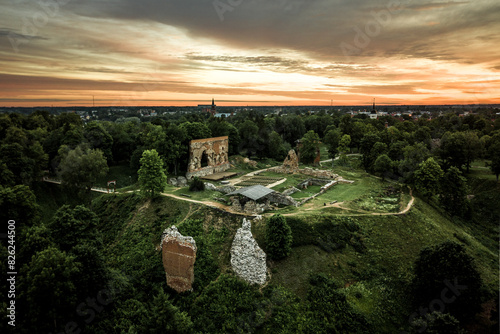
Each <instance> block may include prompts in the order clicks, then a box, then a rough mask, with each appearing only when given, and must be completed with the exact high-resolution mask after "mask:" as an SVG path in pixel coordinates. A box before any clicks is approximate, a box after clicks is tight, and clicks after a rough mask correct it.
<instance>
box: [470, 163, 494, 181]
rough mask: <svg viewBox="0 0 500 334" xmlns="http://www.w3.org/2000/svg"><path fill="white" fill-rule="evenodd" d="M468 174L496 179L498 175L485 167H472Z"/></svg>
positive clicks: (486, 178)
mask: <svg viewBox="0 0 500 334" xmlns="http://www.w3.org/2000/svg"><path fill="white" fill-rule="evenodd" d="M467 176H472V177H477V178H480V179H485V180H491V181H496V180H497V177H496V176H495V175H494V174H493V173H492V172H491V169H489V168H485V167H474V166H473V167H472V168H471V169H470V172H469V174H467Z"/></svg>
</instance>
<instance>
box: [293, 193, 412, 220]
mask: <svg viewBox="0 0 500 334" xmlns="http://www.w3.org/2000/svg"><path fill="white" fill-rule="evenodd" d="M410 196H411V199H410V201H409V202H408V204H407V205H406V207H405V208H404V209H403V210H401V211H399V212H367V211H364V210H359V209H351V208H346V207H345V206H342V204H344V203H345V202H337V203H334V204H329V205H326V206H324V207H322V208H338V209H341V210H345V211H356V212H363V213H351V214H346V215H342V216H349V217H361V216H401V215H404V214H406V213H407V212H408V211H410V209H411V208H412V207H413V204H414V202H415V197H414V196H413V193H412V189H411V188H410ZM312 210H314V208H308V209H305V210H304V211H312ZM297 214H298V213H297V212H295V213H285V214H283V216H295V215H297Z"/></svg>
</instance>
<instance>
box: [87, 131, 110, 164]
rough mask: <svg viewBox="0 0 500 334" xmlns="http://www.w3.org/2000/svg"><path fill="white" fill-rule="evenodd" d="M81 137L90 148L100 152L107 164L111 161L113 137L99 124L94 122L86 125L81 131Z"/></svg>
mask: <svg viewBox="0 0 500 334" xmlns="http://www.w3.org/2000/svg"><path fill="white" fill-rule="evenodd" d="M83 136H84V137H85V139H86V140H87V142H88V143H89V146H90V148H93V149H99V150H101V151H102V153H104V155H105V156H106V159H107V161H108V162H111V161H113V152H112V148H113V137H111V135H110V134H109V133H108V131H107V130H106V129H105V128H104V126H102V124H101V123H98V122H96V121H94V122H90V123H88V124H87V125H86V126H85V128H84V129H83Z"/></svg>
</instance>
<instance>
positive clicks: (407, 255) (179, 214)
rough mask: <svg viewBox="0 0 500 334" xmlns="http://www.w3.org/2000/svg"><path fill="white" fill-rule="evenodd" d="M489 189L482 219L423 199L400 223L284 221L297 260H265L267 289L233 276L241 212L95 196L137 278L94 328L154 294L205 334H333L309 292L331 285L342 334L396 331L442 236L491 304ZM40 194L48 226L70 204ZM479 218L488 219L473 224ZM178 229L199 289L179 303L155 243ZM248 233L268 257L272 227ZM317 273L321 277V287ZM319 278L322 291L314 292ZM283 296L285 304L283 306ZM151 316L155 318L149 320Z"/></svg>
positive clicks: (494, 192) (50, 192)
mask: <svg viewBox="0 0 500 334" xmlns="http://www.w3.org/2000/svg"><path fill="white" fill-rule="evenodd" d="M363 182H364V183H363ZM363 182H360V184H361V185H362V187H361V188H363V191H365V190H367V189H368V188H370V189H371V190H372V191H375V192H383V191H384V186H383V184H382V183H381V182H380V180H378V179H376V178H366V179H364V181H363ZM485 182H491V181H488V180H482V181H478V182H477V183H475V184H472V191H473V192H474V193H475V194H476V197H475V199H474V200H473V206H474V207H477V210H479V208H482V211H481V210H479V211H478V212H479V213H478V215H477V217H476V218H475V219H471V220H469V221H464V220H459V219H455V218H450V217H446V216H445V215H444V214H443V213H442V212H441V211H440V210H439V209H436V208H434V207H432V206H431V205H429V204H427V203H425V202H424V201H422V200H420V199H418V198H417V199H416V202H415V206H414V207H413V208H412V209H411V210H410V212H409V213H407V214H406V215H404V216H348V215H347V214H345V212H344V215H341V216H338V215H334V214H331V213H329V211H327V210H323V211H319V210H318V211H313V212H309V213H308V214H303V213H301V214H298V215H293V214H292V215H288V216H287V221H288V223H289V225H290V227H291V229H292V233H293V238H294V240H293V248H292V253H291V255H290V256H289V257H288V258H286V259H284V260H281V261H275V262H272V261H269V262H268V266H269V275H270V279H269V282H268V285H267V286H266V287H265V288H258V287H251V286H248V285H246V284H244V283H242V281H240V280H239V279H235V278H234V274H233V273H232V270H231V266H230V254H229V250H230V247H231V243H232V240H233V238H234V234H235V232H236V230H237V229H238V228H239V227H240V226H241V217H240V216H236V215H229V214H227V213H223V212H220V211H218V210H214V209H210V208H207V207H205V206H202V205H198V204H196V203H190V202H186V201H181V200H176V199H172V198H167V197H160V198H157V199H154V200H146V199H144V198H141V197H140V196H139V195H138V194H132V193H130V194H104V195H98V196H95V198H94V199H93V202H92V205H91V208H92V210H93V211H94V212H95V213H96V214H97V215H98V216H99V221H100V222H99V226H98V230H99V231H100V232H101V234H102V237H103V242H104V244H105V247H104V249H105V250H104V256H105V259H106V262H107V265H108V266H109V267H110V268H111V270H112V271H113V272H114V273H115V274H116V273H120V275H125V276H128V277H132V287H130V293H129V294H124V296H123V297H121V298H123V299H120V300H117V302H116V303H114V304H113V308H112V309H110V312H109V313H107V315H106V316H105V317H106V318H107V320H106V321H104V320H103V321H101V322H96V323H95V324H93V325H92V326H91V327H88V329H89V330H92V331H95V332H99V329H100V328H107V327H105V326H106V325H109V323H117V322H119V321H121V320H120V319H122V318H120V317H123V314H124V312H125V310H127V312H132V311H130V309H128V307H130V306H127V305H129V303H130V300H131V299H133V300H135V301H136V302H137V303H140V304H141V305H144V307H145V308H146V309H148V307H149V306H147V305H150V303H152V301H151V299H152V296H156V295H157V293H158V291H161V289H163V290H164V291H165V292H166V294H167V296H168V299H169V300H170V301H171V302H172V303H173V305H175V307H178V308H179V310H181V311H183V312H185V313H183V314H185V315H187V316H188V317H190V319H191V320H192V322H193V326H194V328H195V329H197V330H198V331H201V332H207V331H209V330H208V329H207V328H211V329H210V331H209V332H221V333H222V332H238V331H239V330H241V329H242V328H243V329H244V331H245V332H250V333H253V332H256V333H276V332H279V330H278V329H279V328H285V329H282V331H281V332H283V333H286V332H291V333H292V332H293V333H295V332H304V333H309V332H324V333H326V332H332V329H331V328H330V329H328V328H329V327H327V325H325V324H323V323H324V321H323V320H322V319H321V317H319V318H318V317H317V312H318V311H317V310H318V309H320V310H322V309H325V308H326V309H328V307H326V305H327V304H321V303H323V302H321V303H320V304H315V303H316V301H314V300H313V299H311V298H313V297H311V296H314V292H315V291H316V290H317V289H319V291H320V292H319V293H320V295H321V294H324V293H326V292H325V291H326V290H325V291H323V290H321V289H324V287H325V286H330V288H329V289H331V286H335V287H336V288H335V291H336V292H335V295H334V296H335V297H331V298H338V299H335V302H331V301H330V300H328V301H325V303H334V304H335V305H337V306H336V307H339V308H340V309H341V311H339V310H338V309H337V310H335V309H333V310H330V311H328V310H326V309H325V310H326V311H325V312H330V313H326V315H325V316H326V317H328V318H332V319H333V318H335V316H336V315H338V314H339V312H340V314H344V312H345V315H346V317H347V318H346V319H347V320H345V321H347V322H348V323H350V322H353V323H358V325H357V326H358V327H355V329H352V328H351V329H346V328H348V327H343V326H344V325H341V323H342V322H341V320H338V319H337V320H335V321H336V322H337V321H339V325H338V326H337V327H334V328H336V329H335V330H336V331H337V332H339V333H344V332H357V331H359V332H363V331H364V330H366V328H367V327H366V326H368V325H366V326H365V325H363V323H364V321H365V320H366V322H367V323H368V324H369V325H370V326H372V328H371V329H369V330H366V331H367V332H370V333H396V332H399V331H400V330H404V329H407V328H408V317H409V316H410V314H412V313H413V312H415V310H413V309H412V308H411V306H410V304H411V292H410V290H411V285H410V282H411V279H412V270H413V265H414V261H415V259H416V258H417V256H418V254H419V252H420V250H421V249H422V248H423V247H425V246H430V245H436V244H439V243H441V242H443V241H445V240H453V241H456V242H459V243H462V244H464V245H465V247H466V249H467V251H468V253H469V254H470V255H472V256H473V257H474V259H475V262H476V265H477V267H478V269H479V271H480V273H481V277H482V279H483V281H484V293H483V296H482V298H483V301H488V300H492V299H494V297H495V296H497V295H498V284H499V268H498V260H499V257H498V246H499V245H498V239H497V236H498V226H497V225H496V224H495V223H496V222H495V221H494V220H492V219H491V217H490V216H488V215H491V212H492V211H491V210H493V208H492V207H493V206H494V205H493V204H491V203H490V202H491V201H495V200H496V199H497V198H498V196H499V195H498V194H499V193H500V192H499V191H498V188H496V185H493V184H491V183H485ZM358 190H359V189H358ZM358 190H356V188H355V187H353V186H349V185H345V187H338V188H336V189H335V193H336V195H337V196H339V197H342V198H344V199H345V200H349V199H350V198H351V197H352V196H355V197H356V196H358V195H359V194H358V193H356V191H358ZM37 195H38V200H39V203H40V204H41V206H42V210H43V214H44V220H45V221H46V220H48V219H49V216H50V214H51V213H52V212H53V211H54V210H56V209H57V207H58V206H59V205H61V204H62V203H65V202H67V201H69V202H70V203H71V200H72V199H71V196H70V195H68V194H65V193H64V191H62V190H61V189H60V187H58V186H55V185H51V184H42V185H40V186H39V188H37ZM368 195H370V194H368ZM384 196H385V195H384ZM75 204H76V203H75ZM490 206H491V208H490ZM478 217H479V218H478ZM481 217H482V218H481ZM477 219H483V223H482V224H478V223H477ZM174 224H175V225H176V226H177V227H178V228H179V231H180V232H181V233H183V234H184V235H190V236H193V237H194V239H195V240H196V243H197V246H198V253H197V259H196V264H195V283H194V286H193V288H194V290H193V292H191V293H184V294H180V295H179V294H176V293H175V292H174V291H172V290H171V289H170V288H168V286H167V285H166V282H165V274H164V270H163V266H162V261H161V252H160V250H159V247H158V246H159V243H160V236H161V233H162V231H163V230H164V229H165V228H167V227H169V226H171V225H174ZM252 229H253V234H254V236H255V238H256V239H257V242H258V243H259V245H260V246H261V247H262V248H263V249H264V250H265V248H266V244H265V220H263V221H259V222H255V223H254V224H253V226H252ZM436 270H439V268H436ZM318 274H321V275H323V276H320V277H325V278H321V279H318V278H317V277H318V276H317V275H318ZM322 280H323V281H322ZM324 280H327V281H324ZM328 280H330V281H328ZM314 282H316V283H314ZM317 282H323V283H321V284H325V285H324V286H322V285H321V284H320V285H318V286H316V285H314V284H318V283H317ZM325 282H326V283H325ZM329 282H330V283H329ZM229 287H230V288H229ZM228 289H229V290H228ZM315 289H316V290H315ZM132 291H133V292H132ZM316 293H318V291H316ZM276 296H279V298H278V297H276ZM155 298H156V297H155ZM277 298H278V299H279V300H280V301H277ZM314 298H316V297H314ZM329 298H330V297H329ZM283 300H287V302H286V303H285V304H286V305H287V306H286V307H285V306H283V305H284V304H283ZM343 300H344V302H343ZM313 301H314V303H313ZM207 303H208V304H207ZM138 305H139V304H138ZM318 305H319V306H318ZM329 305H330V304H329ZM124 307H126V309H124ZM137 307H138V306H137ZM134 309H135V307H134ZM315 310H316V311H315ZM134 312H136V311H134ZM144 317H145V319H147V318H148V317H151V315H147V312H146V313H144ZM335 319H336V318H335ZM359 319H361V320H359ZM363 319H365V320H363ZM358 320H359V321H358ZM146 322H147V321H146ZM207 322H208V324H207ZM100 326H102V327H100ZM205 326H208V327H205ZM318 326H319V327H318ZM322 326H323V327H322ZM325 326H326V327H325ZM332 326H333V325H332ZM318 328H319V329H318ZM332 328H333V327H332ZM481 328H482V327H481ZM101 330H104V329H101ZM335 330H333V332H335ZM139 332H140V331H139Z"/></svg>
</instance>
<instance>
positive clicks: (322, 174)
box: [299, 167, 339, 179]
mask: <svg viewBox="0 0 500 334" xmlns="http://www.w3.org/2000/svg"><path fill="white" fill-rule="evenodd" d="M299 172H300V173H301V174H304V175H309V176H312V177H317V178H323V179H336V178H337V177H338V176H339V175H338V174H335V173H334V172H333V171H331V170H324V169H315V168H310V167H306V168H302V169H300V170H299Z"/></svg>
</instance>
